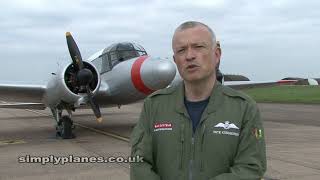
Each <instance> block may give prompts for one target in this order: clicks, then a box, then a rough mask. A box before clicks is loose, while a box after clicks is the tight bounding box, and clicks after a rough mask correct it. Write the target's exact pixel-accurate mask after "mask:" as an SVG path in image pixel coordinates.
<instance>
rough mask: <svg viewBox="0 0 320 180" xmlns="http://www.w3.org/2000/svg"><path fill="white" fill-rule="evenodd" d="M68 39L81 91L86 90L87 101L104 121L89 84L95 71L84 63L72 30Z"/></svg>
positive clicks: (98, 119)
mask: <svg viewBox="0 0 320 180" xmlns="http://www.w3.org/2000/svg"><path fill="white" fill-rule="evenodd" d="M66 39H67V44H68V49H69V53H70V56H71V59H72V63H73V66H74V68H75V71H76V80H77V84H78V85H79V86H80V89H79V92H86V93H87V97H88V101H87V103H88V104H89V105H90V107H91V109H92V110H93V113H94V115H95V116H96V118H97V121H98V122H101V121H102V117H101V112H100V108H99V105H98V104H97V103H96V102H95V101H94V100H93V94H92V91H91V89H90V86H89V84H90V83H91V82H92V80H93V73H92V72H91V70H90V69H87V68H85V67H84V65H83V61H82V57H81V53H80V51H79V48H78V46H77V43H76V42H75V40H74V39H73V37H72V35H71V33H70V32H66Z"/></svg>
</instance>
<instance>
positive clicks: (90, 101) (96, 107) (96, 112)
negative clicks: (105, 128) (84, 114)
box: [87, 86, 102, 123]
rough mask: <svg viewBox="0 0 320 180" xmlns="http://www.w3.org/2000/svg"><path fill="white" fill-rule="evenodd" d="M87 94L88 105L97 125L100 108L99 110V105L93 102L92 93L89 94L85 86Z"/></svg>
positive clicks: (99, 118)
mask: <svg viewBox="0 0 320 180" xmlns="http://www.w3.org/2000/svg"><path fill="white" fill-rule="evenodd" d="M87 94H88V104H89V105H90V106H91V108H92V110H93V113H94V115H95V116H96V118H97V121H98V122H99V123H101V122H102V117H101V112H100V108H99V105H98V104H97V103H96V102H94V101H93V97H92V92H91V90H90V88H89V86H87Z"/></svg>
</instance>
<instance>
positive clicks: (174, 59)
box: [172, 55, 176, 63]
mask: <svg viewBox="0 0 320 180" xmlns="http://www.w3.org/2000/svg"><path fill="white" fill-rule="evenodd" d="M172 58H173V61H174V62H175V63H176V58H175V57H174V55H172Z"/></svg>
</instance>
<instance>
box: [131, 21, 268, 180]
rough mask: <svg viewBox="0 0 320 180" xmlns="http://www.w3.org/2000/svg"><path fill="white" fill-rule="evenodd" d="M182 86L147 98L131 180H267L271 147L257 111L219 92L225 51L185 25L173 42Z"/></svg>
mask: <svg viewBox="0 0 320 180" xmlns="http://www.w3.org/2000/svg"><path fill="white" fill-rule="evenodd" d="M172 48H173V52H174V56H173V58H174V61H175V63H176V64H177V67H178V70H179V73H180V75H181V77H182V78H183V83H181V84H180V85H179V86H178V87H170V88H166V89H163V90H160V91H157V92H155V93H153V94H151V95H150V96H149V97H147V98H146V99H145V101H144V106H143V109H142V112H141V115H140V120H139V122H138V124H137V125H136V127H135V128H134V130H133V132H132V137H131V138H132V139H131V140H132V156H140V157H143V160H144V162H143V163H132V164H131V172H130V177H131V179H133V180H140V179H145V180H155V179H157V180H159V179H161V180H171V179H174V180H180V179H181V180H188V179H194V180H208V179H210V180H239V179H245V180H249V179H261V178H262V177H263V174H264V172H265V171H266V155H265V141H264V135H263V127H262V122H261V119H260V114H259V110H258V108H257V105H256V104H255V102H254V101H253V100H251V99H250V98H249V97H248V96H246V95H244V94H242V93H240V92H237V91H235V90H232V89H230V88H228V87H225V86H223V85H221V84H220V83H219V82H218V81H217V80H216V66H217V65H218V64H219V61H220V56H221V50H220V48H219V46H218V45H217V42H216V38H215V35H214V33H213V31H212V30H211V29H210V28H209V27H208V26H207V25H205V24H203V23H200V22H194V21H189V22H185V23H183V24H181V25H180V26H179V27H178V28H177V29H176V31H175V33H174V36H173V39H172Z"/></svg>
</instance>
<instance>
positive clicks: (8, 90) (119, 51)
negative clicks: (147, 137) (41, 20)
mask: <svg viewBox="0 0 320 180" xmlns="http://www.w3.org/2000/svg"><path fill="white" fill-rule="evenodd" d="M66 39H67V44H68V48H69V52H70V56H71V58H72V62H71V63H70V64H68V65H66V66H65V67H63V68H62V69H59V70H58V71H57V72H56V73H52V74H51V78H50V80H49V81H48V83H47V84H45V85H21V84H0V100H2V104H0V108H15V109H40V110H43V109H45V108H46V107H48V108H50V109H51V111H52V113H53V116H54V118H55V120H56V122H57V126H56V130H57V135H59V136H61V137H62V138H64V139H68V138H73V137H74V135H73V133H72V129H73V121H72V120H71V116H72V111H75V109H77V108H81V107H84V108H87V107H91V108H92V109H93V112H94V114H95V116H96V117H97V120H98V121H99V122H100V121H101V120H102V117H101V113H100V108H99V107H110V106H121V105H124V104H130V103H133V102H136V101H138V100H142V99H144V98H145V97H146V96H148V95H149V94H151V93H152V92H154V91H156V90H159V89H162V88H165V87H167V86H168V85H169V84H170V83H171V82H172V80H173V79H174V77H175V75H176V67H175V65H174V62H172V61H168V60H163V59H160V58H153V57H151V56H148V55H147V53H146V51H145V50H144V49H143V47H141V46H139V45H137V44H134V43H130V42H124V43H117V44H113V45H111V46H109V47H108V48H105V49H103V50H101V51H99V52H97V53H95V54H94V55H92V56H91V57H90V58H89V59H88V60H87V61H83V60H82V57H81V54H80V51H79V49H78V46H77V44H76V43H75V41H74V39H73V37H72V36H71V34H70V33H69V32H67V33H66ZM6 102H10V103H6ZM12 102H14V103H12ZM62 111H66V112H67V113H68V115H67V116H65V115H64V116H63V115H62Z"/></svg>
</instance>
